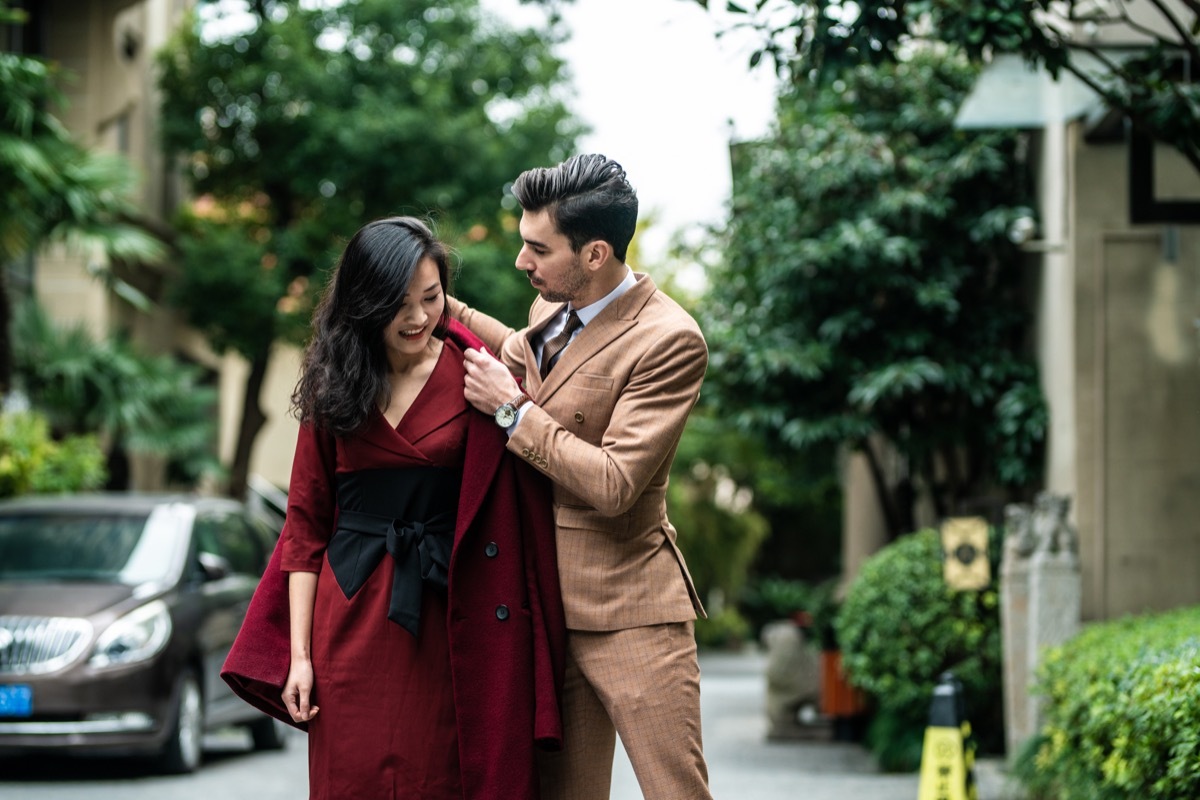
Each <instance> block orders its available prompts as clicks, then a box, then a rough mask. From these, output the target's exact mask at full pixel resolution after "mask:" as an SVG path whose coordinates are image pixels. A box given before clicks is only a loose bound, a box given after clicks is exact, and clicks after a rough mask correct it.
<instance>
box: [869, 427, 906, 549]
mask: <svg viewBox="0 0 1200 800" xmlns="http://www.w3.org/2000/svg"><path fill="white" fill-rule="evenodd" d="M858 449H859V450H860V451H862V454H863V455H865V456H866V457H867V464H868V465H869V467H870V469H871V480H872V481H873V482H874V484H875V494H876V495H877V496H878V498H879V507H880V508H882V509H883V518H884V520H885V521H886V522H887V529H888V541H893V542H894V541H895V540H896V539H897V538H899V537H900V534H901V533H903V532H904V531H902V530H900V527H901V524H900V513H899V511H898V510H897V509H896V503H895V500H894V498H893V497H892V492H891V490H890V489H889V488H888V485H887V478H886V477H885V476H884V474H883V466H882V465H881V464H880V463H879V457H878V456H877V455H876V454H875V449H874V448H873V447H871V440H870V439H863V440H861V441H860V442H859V444H858Z"/></svg>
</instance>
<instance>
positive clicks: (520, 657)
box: [221, 322, 566, 799]
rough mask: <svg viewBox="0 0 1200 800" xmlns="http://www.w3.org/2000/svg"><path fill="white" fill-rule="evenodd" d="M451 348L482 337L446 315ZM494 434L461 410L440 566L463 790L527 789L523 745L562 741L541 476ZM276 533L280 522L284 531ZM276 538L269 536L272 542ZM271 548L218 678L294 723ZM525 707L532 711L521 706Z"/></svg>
mask: <svg viewBox="0 0 1200 800" xmlns="http://www.w3.org/2000/svg"><path fill="white" fill-rule="evenodd" d="M448 336H449V338H451V339H453V340H454V341H455V343H457V344H458V345H459V347H460V348H463V349H465V348H470V347H473V348H479V349H482V348H483V345H482V343H481V342H480V341H479V340H478V339H477V338H475V336H474V335H473V334H471V333H470V331H468V330H467V329H466V328H464V327H463V326H461V325H460V324H459V323H457V322H451V327H450V332H449V334H448ZM506 438H507V437H506V434H505V432H504V431H503V430H502V429H500V428H499V427H498V426H497V425H496V424H495V422H494V421H493V420H492V419H491V418H490V417H488V416H486V415H484V414H481V413H478V412H475V411H471V412H470V421H469V423H468V432H467V440H466V452H465V456H464V464H463V483H462V490H461V494H460V497H459V506H458V518H457V523H456V525H455V533H454V548H453V552H452V554H451V560H450V569H449V594H448V616H449V619H448V620H447V625H448V638H449V643H450V663H451V673H452V678H453V683H454V698H455V708H456V714H457V718H458V735H459V754H460V766H461V770H462V782H463V791H464V796H465V797H466V798H472V799H474V798H495V797H513V798H518V797H530V798H533V797H536V796H537V778H536V774H535V771H534V763H533V748H534V745H535V744H536V745H537V746H539V747H542V748H544V749H548V750H557V749H558V748H560V747H561V745H562V718H561V709H560V706H559V700H560V698H561V693H562V681H563V669H564V666H563V665H564V647H565V636H566V631H565V624H564V620H563V610H562V601H561V598H560V595H559V584H558V571H557V565H556V553H555V543H554V522H553V517H552V514H551V507H550V500H549V497H550V495H549V485H548V484H547V483H546V480H545V478H544V477H543V476H541V475H540V474H539V473H537V472H536V471H534V470H533V469H532V468H530V467H528V466H527V465H525V464H524V463H523V462H521V461H520V460H518V459H517V458H516V457H515V456H513V455H511V454H510V453H508V451H507V450H506V449H505V443H506ZM339 446H340V447H344V448H347V452H348V453H350V452H351V450H354V448H356V447H357V448H361V451H360V450H354V451H353V456H354V460H355V462H356V464H357V465H358V468H363V469H369V468H371V466H372V463H371V459H372V455H371V452H370V446H369V445H364V444H362V443H360V442H356V441H355V440H353V439H351V440H343V441H342V442H340V443H339ZM286 536H287V533H286V528H285V532H284V537H286ZM282 541H283V538H281V542H282ZM488 542H495V543H496V544H497V545H499V547H500V548H501V549H505V550H507V551H508V552H513V550H511V549H510V548H517V550H518V551H519V552H521V553H522V554H523V556H524V558H523V559H522V560H521V561H509V562H507V563H508V564H509V566H507V567H505V566H503V564H504V563H505V562H504V561H503V560H498V559H490V558H487V557H486V556H485V548H484V544H485V543H488ZM282 550H283V546H282V545H280V546H277V547H276V549H275V552H274V554H273V555H272V557H271V561H270V563H269V564H268V566H267V569H266V572H265V573H264V574H263V577H262V580H261V581H260V583H259V587H258V589H257V591H256V592H255V594H254V598H253V600H252V601H251V604H250V608H249V610H248V611H247V614H246V619H245V621H244V622H243V624H242V629H241V631H240V632H239V634H238V637H237V639H236V640H235V642H234V645H233V648H232V650H231V651H230V654H229V657H228V658H227V659H226V661H225V665H224V667H223V669H222V671H221V677H222V678H223V679H224V680H225V681H226V682H227V683H228V684H229V685H230V686H231V687H232V688H233V690H234V692H235V693H236V694H237V695H238V696H239V697H241V698H242V699H244V700H246V702H248V703H250V704H251V705H253V706H255V707H257V708H259V709H261V710H262V711H264V712H266V713H268V714H270V715H271V716H273V717H275V718H277V719H280V720H282V721H284V722H286V723H288V724H291V725H294V726H295V727H298V728H301V729H304V728H305V727H306V725H305V724H304V723H301V724H297V723H295V722H293V721H292V719H291V716H290V715H289V714H288V713H287V710H286V708H285V707H284V705H283V700H282V697H281V695H282V691H283V685H284V682H285V681H286V680H287V674H288V668H289V666H290V653H291V648H290V642H289V616H288V599H287V597H288V595H287V573H286V572H284V571H282V570H281V568H280V563H281V551H282ZM514 596H516V597H520V598H521V605H522V607H523V608H527V609H528V612H529V613H528V616H526V615H525V614H521V613H517V614H513V615H512V617H511V618H510V619H509V620H508V621H507V623H506V624H503V625H497V624H495V622H496V616H495V614H496V607H497V605H498V604H499V603H500V602H501V599H508V598H512V597H514ZM531 710H532V712H533V713H532V714H531V713H530V711H531Z"/></svg>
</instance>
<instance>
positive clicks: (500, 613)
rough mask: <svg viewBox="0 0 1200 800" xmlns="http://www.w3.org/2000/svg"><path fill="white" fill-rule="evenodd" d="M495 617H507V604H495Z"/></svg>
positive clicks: (503, 618)
mask: <svg viewBox="0 0 1200 800" xmlns="http://www.w3.org/2000/svg"><path fill="white" fill-rule="evenodd" d="M496 619H498V620H506V619H508V606H506V605H503V604H501V605H498V606H496Z"/></svg>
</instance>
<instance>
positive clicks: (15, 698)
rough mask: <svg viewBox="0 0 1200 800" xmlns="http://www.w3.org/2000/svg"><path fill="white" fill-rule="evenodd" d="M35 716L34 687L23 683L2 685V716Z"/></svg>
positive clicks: (0, 703)
mask: <svg viewBox="0 0 1200 800" xmlns="http://www.w3.org/2000/svg"><path fill="white" fill-rule="evenodd" d="M31 716H33V687H32V686H26V685H25V684H23V683H14V684H8V685H0V717H31Z"/></svg>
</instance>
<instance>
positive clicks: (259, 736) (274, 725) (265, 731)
mask: <svg viewBox="0 0 1200 800" xmlns="http://www.w3.org/2000/svg"><path fill="white" fill-rule="evenodd" d="M246 727H247V728H248V729H249V730H250V739H251V740H252V741H253V742H254V749H255V750H283V749H285V748H286V747H287V742H288V733H289V730H288V726H287V725H284V724H283V723H282V722H280V721H279V720H277V719H275V718H274V717H267V716H264V717H263V718H262V719H258V720H255V721H254V722H251V723H250V724H249V725H247V726H246Z"/></svg>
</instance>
